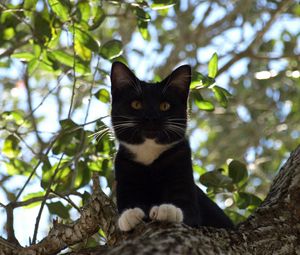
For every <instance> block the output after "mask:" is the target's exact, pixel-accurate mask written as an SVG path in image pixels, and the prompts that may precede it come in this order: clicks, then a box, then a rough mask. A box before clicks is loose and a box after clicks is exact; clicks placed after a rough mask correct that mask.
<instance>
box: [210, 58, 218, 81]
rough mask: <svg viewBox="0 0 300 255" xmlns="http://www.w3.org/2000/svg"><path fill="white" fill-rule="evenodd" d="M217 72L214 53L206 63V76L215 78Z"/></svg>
mask: <svg viewBox="0 0 300 255" xmlns="http://www.w3.org/2000/svg"><path fill="white" fill-rule="evenodd" d="M217 73H218V55H217V53H214V54H213V56H212V57H211V59H210V60H209V63H208V76H209V77H210V78H215V77H216V76H217Z"/></svg>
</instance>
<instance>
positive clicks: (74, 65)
mask: <svg viewBox="0 0 300 255" xmlns="http://www.w3.org/2000/svg"><path fill="white" fill-rule="evenodd" d="M72 28H73V37H72V38H73V75H74V77H73V86H72V97H71V103H70V108H69V112H68V118H69V119H70V118H71V113H72V108H73V103H74V97H75V88H76V50H75V25H74V22H73V24H72Z"/></svg>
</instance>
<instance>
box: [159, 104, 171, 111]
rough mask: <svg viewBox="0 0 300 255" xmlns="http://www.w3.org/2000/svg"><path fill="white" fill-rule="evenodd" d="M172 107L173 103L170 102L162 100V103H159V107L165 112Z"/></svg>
mask: <svg viewBox="0 0 300 255" xmlns="http://www.w3.org/2000/svg"><path fill="white" fill-rule="evenodd" d="M170 107H171V105H170V104H169V103H168V102H162V103H161V104H160V105H159V109H160V110H161V111H162V112H165V111H167V110H169V109H170Z"/></svg>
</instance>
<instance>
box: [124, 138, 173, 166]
mask: <svg viewBox="0 0 300 255" xmlns="http://www.w3.org/2000/svg"><path fill="white" fill-rule="evenodd" d="M121 143H122V145H124V146H125V147H126V148H127V149H128V150H129V151H130V152H131V153H132V154H133V155H134V160H135V161H137V162H139V163H142V164H144V165H150V164H151V163H152V162H153V161H154V160H155V159H157V158H158V157H159V155H160V154H161V153H163V152H164V151H166V150H167V149H169V148H171V147H172V146H173V145H174V143H172V144H158V143H156V142H155V140H154V139H146V140H145V141H144V143H141V144H129V143H125V142H121Z"/></svg>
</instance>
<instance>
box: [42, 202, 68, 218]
mask: <svg viewBox="0 0 300 255" xmlns="http://www.w3.org/2000/svg"><path fill="white" fill-rule="evenodd" d="M46 204H47V207H48V209H49V212H50V213H51V214H56V215H58V216H59V217H61V218H63V219H69V218H70V215H69V209H70V208H68V207H66V206H64V205H63V203H62V202H59V201H58V202H52V203H46Z"/></svg>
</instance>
